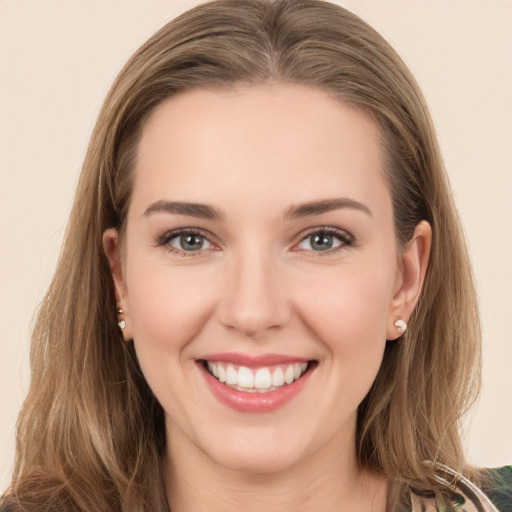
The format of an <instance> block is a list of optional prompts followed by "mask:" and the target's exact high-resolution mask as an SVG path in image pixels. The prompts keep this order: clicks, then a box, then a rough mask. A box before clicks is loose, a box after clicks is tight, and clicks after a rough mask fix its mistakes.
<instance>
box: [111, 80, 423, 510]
mask: <svg viewBox="0 0 512 512" xmlns="http://www.w3.org/2000/svg"><path fill="white" fill-rule="evenodd" d="M384 161H385V160H384V148H383V147H382V144H381V142H380V137H379V131H378V129H377V127H376V125H375V124H374V123H373V122H372V121H371V119H370V118H369V117H367V116H365V115H364V114H362V113H361V112H358V111H356V110H354V109H353V108H351V107H349V106H347V105H345V104H343V103H341V102H339V101H337V100H335V99H333V98H331V97H330V96H328V95H327V94H326V93H325V92H322V91H319V90H315V89H309V88H306V87H303V86H298V85H289V84H270V85H265V86H258V87H250V88H242V87H238V88H234V89H230V90H222V91H220V90H215V91H213V90H195V91H192V92H186V93H183V94H181V95H179V96H176V97H174V98H172V99H170V100H167V101H165V102H164V103H162V104H161V105H159V106H158V107H157V108H156V109H155V111H154V112H153V114H152V115H151V117H150V119H149V120H148V122H147V123H146V125H145V126H144V128H143V131H142V137H141V140H140V145H139V148H138V159H137V165H136V169H135V180H134V188H133V195H132V199H131V203H130V207H129V211H128V219H127V229H126V238H125V239H124V240H123V244H122V250H121V246H120V243H119V240H118V235H117V232H116V231H115V230H108V231H107V232H106V233H105V235H104V245H105V250H106V253H107V255H108V257H109V260H110V264H111V268H112V273H113V277H114V279H115V281H116V285H117V291H118V303H119V306H120V307H121V308H122V309H123V310H124V317H125V320H126V324H127V325H126V329H125V330H124V336H125V338H126V339H131V338H133V340H134V343H135V348H136V351H137V355H138V358H139V360H140V364H141V367H142V370H143V372H144V375H145V377H146V379H147V381H148V383H149V385H150V387H151V388H152V390H153V392H154V393H155V395H156V397H157V398H158V400H159V401H160V403H161V404H162V406H163V408H164V411H165V414H166V427H167V434H168V450H167V453H166V455H165V458H164V464H163V467H164V482H165V485H166V489H167V493H168V497H169V502H170V506H171V509H172V510H173V511H175V510H178V511H185V510H219V511H220V510H222V511H226V510H228V511H229V510H237V511H238V510H240V509H243V510H249V511H252V510H254V511H256V510H262V509H265V510H270V511H273V510H276V511H277V510H279V511H282V510H291V509H292V507H293V509H294V510H299V511H303V510H304V511H306V510H323V511H330V510H333V511H334V510H340V504H343V506H344V507H345V509H346V510H352V511H359V510H361V511H363V510H374V511H378V510H382V511H384V510H385V507H386V504H385V502H386V479H385V478H384V477H382V476H381V475H375V474H372V473H370V472H369V471H366V470H363V469H361V468H360V467H359V466H358V463H357V458H356V453H355V429H356V417H357V407H358V405H359V404H360V403H361V401H362V400H363V398H364V396H365V395H366V393H367V392H368V390H369V389H370V387H371V384H372V383H373V381H374V379H375V377H376V375H377V372H378V369H379V367H380V364H381V361H382V356H383V351H384V348H385V344H386V339H387V340H393V339H395V338H397V337H398V336H399V334H398V331H397V328H396V327H395V326H394V322H395V321H396V320H398V319H404V320H405V321H407V320H408V318H409V316H410V315H411V313H412V310H413V308H414V305H415V304H416V301H417V299H418V296H419V293H420V290H421V285H422V282H423V278H424V275H425V270H426V266H427V263H428V254H429V248H430V235H431V234H430V227H429V225H428V224H427V223H426V222H421V223H420V224H418V226H417V227H416V230H415V232H414V235H413V237H412V239H411V241H410V242H409V243H408V244H407V245H406V247H405V249H404V250H403V251H399V249H398V247H397V244H396V240H395V236H394V229H393V215H392V205H391V197H390V192H389V189H388V184H387V182H386V180H385V178H384V169H383V162H384ZM334 198H348V199H350V200H351V201H353V202H357V203H358V204H360V205H363V208H361V207H357V208H356V207H353V205H349V206H345V207H340V208H335V209H332V210H329V211H325V212H323V213H316V214H311V215H305V216H301V217H289V216H287V215H286V214H287V212H289V209H290V208H293V207H296V206H297V205H299V204H302V203H307V202H314V201H319V200H330V199H334ZM162 200H165V201H180V202H193V203H201V204H206V205H210V206H211V207H213V208H214V209H215V210H216V211H218V212H220V214H221V218H219V219H205V218H197V217H195V216H191V215H186V214H183V213H181V214H177V213H172V212H168V211H153V212H152V213H148V212H147V211H148V208H150V207H151V205H154V204H155V203H157V202H158V201H162ZM153 209H155V207H153ZM365 209H367V210H368V211H365ZM326 226H327V227H330V228H335V229H337V230H339V234H335V235H332V233H329V234H331V235H332V236H333V237H334V238H332V241H333V242H334V247H333V248H332V249H328V250H325V251H321V250H318V249H317V246H315V247H314V246H312V245H311V241H312V238H311V237H310V236H309V235H311V233H312V232H314V233H318V232H319V231H321V229H322V228H324V227H326ZM180 228H194V229H196V230H199V233H200V234H201V235H206V238H205V239H204V240H205V242H204V245H203V248H202V249H201V250H199V251H189V252H188V253H186V252H184V251H183V250H181V252H179V251H180V249H179V247H180V245H179V242H180V239H179V238H177V237H175V238H171V235H169V232H172V230H175V229H180ZM308 236H309V238H308ZM201 240H202V239H201ZM347 240H348V243H345V242H346V241H347ZM344 241H345V242H344ZM191 253H193V254H192V255H191ZM214 352H216V353H218V352H241V353H245V354H252V355H256V354H265V353H270V352H271V353H279V354H286V355H293V356H297V357H305V358H307V359H309V360H315V361H317V363H318V365H317V366H316V368H315V369H314V371H313V372H312V373H311V375H310V377H309V380H308V381H307V383H306V385H305V386H304V388H303V390H302V391H301V392H300V393H299V395H297V396H296V397H295V398H293V400H291V401H290V402H288V403H287V404H285V405H284V406H283V407H281V408H280V409H278V410H276V411H273V412H270V413H263V414H248V413H241V412H238V411H234V410H232V409H230V408H228V407H226V406H225V405H224V404H221V403H220V402H219V401H218V400H217V399H216V398H215V397H214V396H213V394H212V393H211V392H210V390H209V388H208V387H207V386H206V384H205V379H204V378H203V376H202V375H201V372H202V370H201V368H200V367H199V366H198V364H197V360H198V359H200V358H201V357H202V356H204V355H205V354H211V353H214Z"/></svg>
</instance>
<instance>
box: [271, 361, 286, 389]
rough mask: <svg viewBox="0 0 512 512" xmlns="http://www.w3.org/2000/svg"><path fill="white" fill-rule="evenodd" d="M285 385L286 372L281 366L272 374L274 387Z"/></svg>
mask: <svg viewBox="0 0 512 512" xmlns="http://www.w3.org/2000/svg"><path fill="white" fill-rule="evenodd" d="M283 384H284V372H283V370H282V368H281V367H280V366H278V367H277V368H276V369H275V370H274V373H273V374H272V386H282V385H283Z"/></svg>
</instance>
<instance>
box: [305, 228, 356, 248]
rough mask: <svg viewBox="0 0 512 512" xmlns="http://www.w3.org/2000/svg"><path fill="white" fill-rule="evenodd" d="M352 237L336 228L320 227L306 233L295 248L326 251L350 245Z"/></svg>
mask: <svg viewBox="0 0 512 512" xmlns="http://www.w3.org/2000/svg"><path fill="white" fill-rule="evenodd" d="M352 243H353V240H352V237H351V236H350V235H349V234H348V233H346V232H344V231H341V230H339V229H337V228H322V229H318V230H316V231H313V232H311V233H309V234H308V235H306V236H305V237H304V238H303V239H302V240H301V242H300V243H299V244H298V246H297V248H298V249H300V250H304V251H315V252H327V251H335V250H336V249H338V248H340V247H343V246H346V245H352Z"/></svg>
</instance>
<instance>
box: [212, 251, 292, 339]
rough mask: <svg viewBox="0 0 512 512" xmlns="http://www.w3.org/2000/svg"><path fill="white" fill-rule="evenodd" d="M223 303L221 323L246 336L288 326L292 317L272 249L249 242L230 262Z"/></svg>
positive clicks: (221, 306)
mask: <svg viewBox="0 0 512 512" xmlns="http://www.w3.org/2000/svg"><path fill="white" fill-rule="evenodd" d="M230 263H231V264H230V266H229V267H230V268H229V276H228V277H227V280H226V281H227V286H226V289H225V291H224V292H223V297H222V300H221V304H220V306H219V307H220V317H221V321H222V322H223V323H224V324H225V325H226V326H227V327H230V328H233V329H235V330H237V331H239V332H241V333H242V334H244V335H245V336H251V337H254V336H257V335H259V334H261V333H263V332H265V331H267V330H268V329H271V328H274V329H275V328H279V327H282V326H284V325H285V324H286V323H287V321H288V319H289V316H290V310H289V304H288V301H287V298H286V294H285V290H284V288H283V286H282V284H283V283H282V279H281V278H282V276H281V275H280V272H279V262H278V258H277V257H276V256H275V255H274V254H273V252H272V251H271V250H270V249H269V247H258V246H256V244H251V243H247V244H244V245H243V246H241V247H239V248H238V250H237V251H236V253H234V254H233V257H232V260H231V262H230Z"/></svg>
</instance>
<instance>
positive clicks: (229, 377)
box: [226, 365, 238, 385]
mask: <svg viewBox="0 0 512 512" xmlns="http://www.w3.org/2000/svg"><path fill="white" fill-rule="evenodd" d="M226 384H234V385H236V384H238V373H237V371H236V370H235V369H234V368H233V367H232V366H231V365H229V366H228V369H227V370H226Z"/></svg>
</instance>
